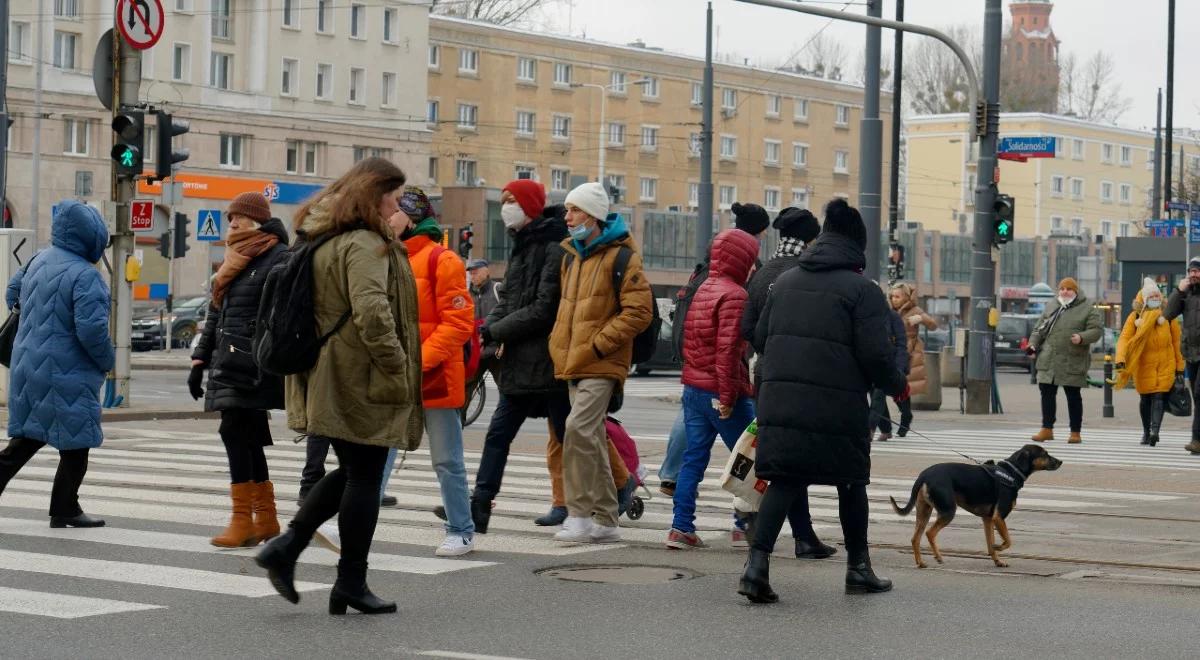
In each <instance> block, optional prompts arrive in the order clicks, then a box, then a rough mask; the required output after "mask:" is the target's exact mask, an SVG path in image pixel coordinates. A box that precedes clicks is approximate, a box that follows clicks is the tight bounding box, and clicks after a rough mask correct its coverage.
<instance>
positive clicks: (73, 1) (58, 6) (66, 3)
mask: <svg viewBox="0 0 1200 660" xmlns="http://www.w3.org/2000/svg"><path fill="white" fill-rule="evenodd" d="M54 17H55V18H79V0H54Z"/></svg>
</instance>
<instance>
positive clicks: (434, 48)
mask: <svg viewBox="0 0 1200 660" xmlns="http://www.w3.org/2000/svg"><path fill="white" fill-rule="evenodd" d="M441 65H442V47H441V46H439V45H437V44H429V68H431V69H436V68H438V67H440V66H441Z"/></svg>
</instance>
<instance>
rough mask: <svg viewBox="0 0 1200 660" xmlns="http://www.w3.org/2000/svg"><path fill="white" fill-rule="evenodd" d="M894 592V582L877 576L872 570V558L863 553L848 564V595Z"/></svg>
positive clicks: (853, 557) (851, 559) (852, 558)
mask: <svg viewBox="0 0 1200 660" xmlns="http://www.w3.org/2000/svg"><path fill="white" fill-rule="evenodd" d="M891 590H892V581H891V580H889V579H887V578H881V577H878V576H876V575H875V571H874V570H872V569H871V558H870V557H869V556H867V554H866V553H863V554H862V555H861V556H852V557H851V558H850V561H849V562H848V563H847V564H846V593H848V594H866V593H873V594H877V593H883V592H885V591H891Z"/></svg>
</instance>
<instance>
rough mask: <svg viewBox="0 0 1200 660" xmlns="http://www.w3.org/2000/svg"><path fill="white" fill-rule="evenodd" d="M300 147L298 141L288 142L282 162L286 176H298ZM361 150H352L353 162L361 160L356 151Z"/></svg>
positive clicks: (357, 148) (356, 148)
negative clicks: (353, 151) (353, 152)
mask: <svg viewBox="0 0 1200 660" xmlns="http://www.w3.org/2000/svg"><path fill="white" fill-rule="evenodd" d="M301 145H302V143H301V142H299V141H298V140H288V142H287V156H286V158H285V162H284V166H283V171H284V172H287V173H288V174H299V173H300V148H301ZM361 148H362V147H355V148H354V150H355V154H354V162H356V163H357V162H358V161H360V160H362V159H361V158H359V157H358V150H359V149H361Z"/></svg>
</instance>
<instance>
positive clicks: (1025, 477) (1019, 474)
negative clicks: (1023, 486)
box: [1000, 461, 1029, 483]
mask: <svg viewBox="0 0 1200 660" xmlns="http://www.w3.org/2000/svg"><path fill="white" fill-rule="evenodd" d="M1000 463H1001V464H1003V465H1007V466H1008V469H1010V470H1012V471H1013V472H1015V473H1016V474H1017V476H1018V477H1020V478H1021V482H1022V483H1024V482H1025V481H1028V480H1029V477H1027V476H1025V474H1024V473H1022V472H1021V471H1020V470H1018V469H1017V466H1015V465H1013V464H1012V463H1009V462H1008V461H1000Z"/></svg>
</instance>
